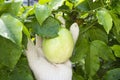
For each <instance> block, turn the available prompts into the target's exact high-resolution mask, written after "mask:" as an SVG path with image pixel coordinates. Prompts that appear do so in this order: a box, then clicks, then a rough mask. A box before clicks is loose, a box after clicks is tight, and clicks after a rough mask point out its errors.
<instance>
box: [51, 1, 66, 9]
mask: <svg viewBox="0 0 120 80" xmlns="http://www.w3.org/2000/svg"><path fill="white" fill-rule="evenodd" d="M64 1H65V0H51V1H50V3H49V6H50V7H51V8H52V9H54V10H57V9H58V8H59V7H60V6H62V4H63V2H64Z"/></svg>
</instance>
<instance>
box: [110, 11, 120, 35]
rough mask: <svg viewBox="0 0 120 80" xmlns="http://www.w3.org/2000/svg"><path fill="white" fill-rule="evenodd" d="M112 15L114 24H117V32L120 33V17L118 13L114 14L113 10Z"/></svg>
mask: <svg viewBox="0 0 120 80" xmlns="http://www.w3.org/2000/svg"><path fill="white" fill-rule="evenodd" d="M111 16H112V19H113V22H114V24H115V28H116V30H117V33H118V34H119V32H120V19H119V17H118V16H117V15H116V14H114V13H113V12H111Z"/></svg>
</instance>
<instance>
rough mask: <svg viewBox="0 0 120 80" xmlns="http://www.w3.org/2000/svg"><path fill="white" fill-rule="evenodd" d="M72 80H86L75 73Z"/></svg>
mask: <svg viewBox="0 0 120 80" xmlns="http://www.w3.org/2000/svg"><path fill="white" fill-rule="evenodd" d="M72 80H84V78H83V77H82V76H81V75H78V74H76V73H75V72H73V77H72Z"/></svg>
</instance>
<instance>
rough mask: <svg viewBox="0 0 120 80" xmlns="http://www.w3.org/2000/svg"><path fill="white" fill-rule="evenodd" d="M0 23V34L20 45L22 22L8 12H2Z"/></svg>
mask: <svg viewBox="0 0 120 80" xmlns="http://www.w3.org/2000/svg"><path fill="white" fill-rule="evenodd" d="M0 24H1V25H0V35H1V36H3V37H5V38H7V39H10V40H11V41H12V42H14V43H16V44H18V45H20V44H21V41H22V28H23V24H22V23H21V22H20V21H19V20H18V19H16V18H14V17H12V16H11V15H9V14H3V15H2V16H1V18H0Z"/></svg>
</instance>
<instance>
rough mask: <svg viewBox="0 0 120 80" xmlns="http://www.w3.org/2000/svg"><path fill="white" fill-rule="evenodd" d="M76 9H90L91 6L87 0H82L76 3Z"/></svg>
mask: <svg viewBox="0 0 120 80" xmlns="http://www.w3.org/2000/svg"><path fill="white" fill-rule="evenodd" d="M79 1H81V0H79ZM76 9H77V10H79V11H89V10H90V7H89V4H88V1H87V0H82V1H81V2H80V3H79V4H77V5H76Z"/></svg>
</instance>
